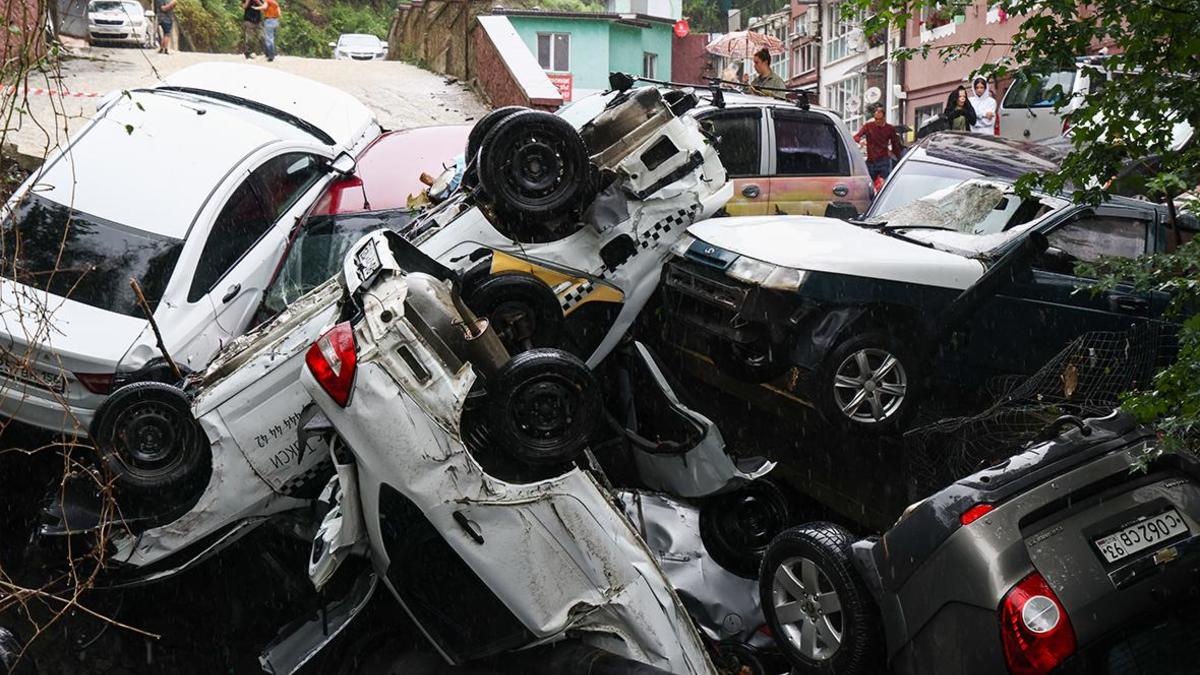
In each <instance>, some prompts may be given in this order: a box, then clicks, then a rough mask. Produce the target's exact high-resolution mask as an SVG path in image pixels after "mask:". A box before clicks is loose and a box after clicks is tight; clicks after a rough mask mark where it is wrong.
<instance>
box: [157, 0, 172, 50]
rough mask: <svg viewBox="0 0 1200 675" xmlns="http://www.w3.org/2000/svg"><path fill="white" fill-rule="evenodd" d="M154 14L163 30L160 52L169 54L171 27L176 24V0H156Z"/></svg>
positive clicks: (159, 44) (159, 46)
mask: <svg viewBox="0 0 1200 675" xmlns="http://www.w3.org/2000/svg"><path fill="white" fill-rule="evenodd" d="M154 15H155V17H156V18H157V19H158V27H159V28H160V29H161V30H162V38H160V39H159V42H158V53H159V54H168V53H170V51H171V28H172V27H174V25H175V0H154Z"/></svg>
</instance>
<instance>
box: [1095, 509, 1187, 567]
mask: <svg viewBox="0 0 1200 675" xmlns="http://www.w3.org/2000/svg"><path fill="white" fill-rule="evenodd" d="M1187 531H1188V526H1187V523H1186V522H1184V520H1183V517H1182V516H1180V515H1179V512H1178V511H1176V510H1175V509H1170V510H1169V511H1164V512H1162V513H1160V514H1158V515H1155V516H1149V517H1147V518H1143V519H1142V520H1140V521H1138V522H1136V523H1134V524H1133V525H1130V526H1128V527H1123V528H1121V529H1120V530H1117V531H1116V532H1113V533H1111V534H1106V535H1104V536H1103V537H1100V538H1099V539H1096V540H1095V544H1096V548H1097V549H1099V551H1100V555H1101V556H1102V557H1103V558H1104V560H1105V562H1110V563H1114V562H1117V561H1118V560H1121V559H1123V558H1127V557H1129V556H1131V555H1133V554H1134V553H1137V552H1138V551H1144V550H1145V549H1148V548H1150V547H1151V546H1154V545H1155V544H1159V543H1162V542H1164V541H1166V540H1168V539H1173V538H1174V537H1175V536H1176V535H1180V534H1184V533H1185V532H1187Z"/></svg>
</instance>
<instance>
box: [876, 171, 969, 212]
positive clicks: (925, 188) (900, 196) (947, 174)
mask: <svg viewBox="0 0 1200 675" xmlns="http://www.w3.org/2000/svg"><path fill="white" fill-rule="evenodd" d="M982 176H983V174H981V173H980V172H978V171H975V170H974V169H968V168H966V167H962V166H950V165H946V164H934V163H932V162H908V163H907V164H905V165H904V167H903V168H902V169H900V170H898V171H897V172H896V173H895V174H893V175H892V176H891V177H890V178H889V179H888V182H887V185H886V186H885V187H884V188H883V192H882V193H880V195H879V197H878V198H877V199H876V200H875V201H874V203H872V204H871V208H870V209H869V210H868V211H867V215H866V220H877V219H881V218H883V216H881V215H879V214H882V213H887V212H889V211H892V210H894V209H897V208H899V207H901V206H905V205H907V204H911V203H912V202H913V201H915V200H917V199H920V198H921V197H924V196H925V195H927V194H929V193H930V192H933V191H935V190H941V189H944V188H948V187H951V186H954V185H958V184H959V183H961V182H962V181H964V180H968V179H971V178H981V177H982Z"/></svg>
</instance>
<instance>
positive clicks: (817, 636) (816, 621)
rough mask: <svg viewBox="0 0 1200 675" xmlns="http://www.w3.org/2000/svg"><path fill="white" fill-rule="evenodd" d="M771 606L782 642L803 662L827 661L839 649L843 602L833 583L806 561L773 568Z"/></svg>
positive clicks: (797, 559)
mask: <svg viewBox="0 0 1200 675" xmlns="http://www.w3.org/2000/svg"><path fill="white" fill-rule="evenodd" d="M771 604H772V606H773V607H774V609H775V618H776V619H777V620H778V621H779V626H780V628H781V629H782V630H783V636H784V639H786V640H787V641H788V644H790V645H791V646H792V647H793V648H794V649H796V650H797V651H799V652H800V653H801V654H802V655H804V657H805V658H808V659H812V660H813V661H826V660H828V659H830V658H833V656H834V654H837V651H838V649H839V648H840V647H841V646H842V631H843V629H844V625H843V623H844V622H843V619H842V601H841V598H840V597H839V596H838V594H837V591H836V590H835V589H834V587H833V582H831V581H830V580H829V577H828V576H826V574H825V573H824V572H823V571H821V569H820V568H819V567H817V564H816V563H815V562H813V561H812V560H810V559H809V558H805V557H794V558H788V559H787V560H784V561H783V562H782V563H780V564H779V566H778V567H776V568H775V576H774V578H773V579H772V581H771Z"/></svg>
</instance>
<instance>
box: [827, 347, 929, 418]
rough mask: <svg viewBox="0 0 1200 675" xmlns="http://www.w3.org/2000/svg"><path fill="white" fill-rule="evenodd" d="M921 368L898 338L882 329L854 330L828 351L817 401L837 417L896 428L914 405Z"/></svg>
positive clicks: (828, 414)
mask: <svg viewBox="0 0 1200 675" xmlns="http://www.w3.org/2000/svg"><path fill="white" fill-rule="evenodd" d="M918 374H919V370H918V365H917V363H916V359H915V358H914V357H913V355H912V353H911V352H910V351H909V350H908V349H906V348H905V347H904V345H902V344H900V343H899V342H898V341H896V340H894V339H892V338H891V337H889V336H887V335H883V334H880V333H862V334H859V335H854V336H852V337H850V338H849V339H847V340H844V341H842V342H841V343H840V344H838V346H837V347H835V348H834V349H833V350H832V351H831V352H830V353H829V354H828V355H827V356H826V357H825V360H824V362H823V364H822V366H821V370H820V373H819V375H818V376H817V378H815V380H814V387H815V389H814V391H813V399H814V400H813V403H814V405H816V407H817V409H818V410H820V411H821V412H822V413H823V414H824V415H825V418H826V419H827V420H829V421H831V422H835V423H842V424H846V425H849V426H851V427H852V428H855V429H859V430H862V431H868V432H876V433H881V432H885V431H892V430H894V429H897V428H899V427H900V426H902V424H903V422H904V421H905V420H906V419H907V418H908V416H909V414H910V413H911V412H912V411H913V409H914V401H915V399H916V397H917V395H918V394H919V384H920V380H919V379H918Z"/></svg>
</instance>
